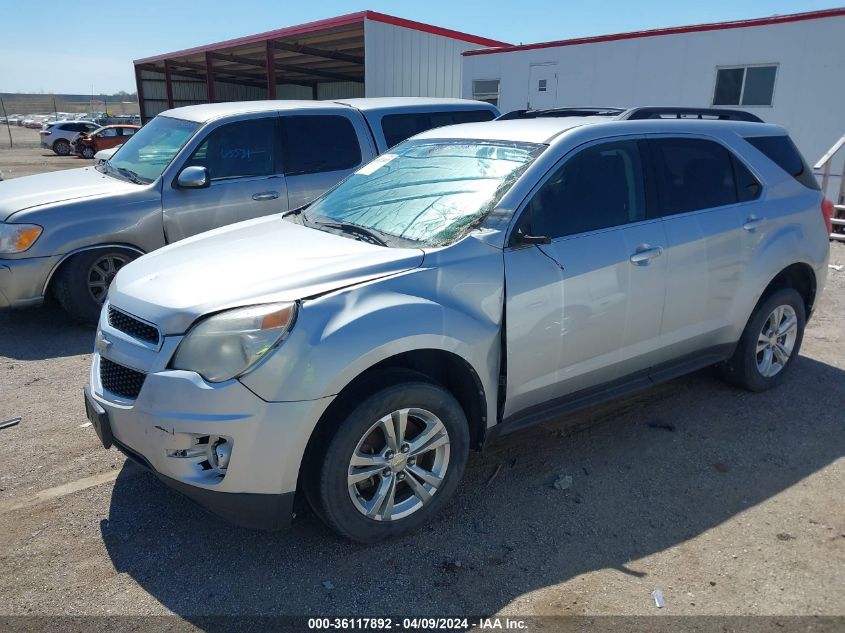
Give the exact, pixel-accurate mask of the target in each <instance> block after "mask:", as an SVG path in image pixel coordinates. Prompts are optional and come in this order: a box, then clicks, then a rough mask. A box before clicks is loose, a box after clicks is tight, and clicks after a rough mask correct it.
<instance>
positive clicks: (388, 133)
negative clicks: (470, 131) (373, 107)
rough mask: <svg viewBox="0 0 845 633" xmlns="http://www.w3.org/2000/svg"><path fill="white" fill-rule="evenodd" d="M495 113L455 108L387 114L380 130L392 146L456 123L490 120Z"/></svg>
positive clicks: (389, 145) (382, 120) (383, 118)
mask: <svg viewBox="0 0 845 633" xmlns="http://www.w3.org/2000/svg"><path fill="white" fill-rule="evenodd" d="M494 118H495V114H494V113H493V112H491V111H490V110H456V111H446V112H411V113H405V114H388V115H387V116H384V117H382V119H381V131H382V133H383V134H384V140H385V143H387V146H388V147H393V146H394V145H397V144H399V143H401V142H402V141H404V140H405V139H408V138H411V137H412V136H414V135H415V134H419V133H420V132H425V131H426V130H431V129H433V128H436V127H443V126H445V125H455V124H456V123H477V122H478V121H492V120H493V119H494Z"/></svg>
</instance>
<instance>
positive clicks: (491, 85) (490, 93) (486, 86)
mask: <svg viewBox="0 0 845 633" xmlns="http://www.w3.org/2000/svg"><path fill="white" fill-rule="evenodd" d="M472 98H473V99H477V100H478V101H486V102H487V103H492V104H493V105H494V106H498V105H499V80H498V79H477V80H475V81H473V82H472Z"/></svg>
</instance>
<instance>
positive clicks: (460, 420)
mask: <svg viewBox="0 0 845 633" xmlns="http://www.w3.org/2000/svg"><path fill="white" fill-rule="evenodd" d="M407 408H419V409H423V410H425V411H427V412H430V413H432V414H433V415H434V416H436V418H438V419H439V421H440V422H441V423H442V425H443V427H445V429H446V432H447V434H448V438H449V457H448V467H447V468H446V470H445V473H443V478H442V481H441V482H440V484H439V485H438V487H437V489H436V492H434V494H432V495H431V497H430V499H429V500H428V501H427V502H425V503H423V504H422V506H421V507H419V508H418V509H416V510H415V511H413V512H411V513H410V514H408V515H407V516H404V517H402V518H399V519H393V520H377V519H374V518H369V517H367V516H365V515H364V513H363V512H362V511H361V510H359V509H358V507H356V505H355V503H354V502H353V500H352V495H351V494H350V486H349V482H348V479H347V478H348V476H349V468H350V459H351V458H352V454H353V452H354V451H355V450H356V447H357V446H358V444H359V442H360V441H361V440H362V439H363V438H364V437H365V435H366V434H367V431H368V429H370V428H371V427H372V425H373V424H374V423H375V422H377V421H378V420H379V419H381V418H383V417H384V416H386V415H389V414H390V413H391V412H394V411H399V410H401V409H407ZM410 425H411V423H409V427H410ZM409 441H411V442H413V438H411V439H410V440H409ZM468 456H469V426H468V423H467V419H466V416H465V415H464V411H463V409H462V408H461V405H460V404H459V403H458V401H457V400H456V399H455V398H454V396H452V394H450V393H449V392H448V391H446V390H445V389H444V388H442V387H440V386H439V385H436V384H434V383H431V382H428V381H427V380H424V379H417V378H415V379H413V380H412V381H404V382H401V383H400V384H394V385H391V386H387V387H383V388H381V389H379V390H378V391H376V392H375V393H373V394H372V395H371V396H369V397H367V398H366V399H365V400H364V401H363V402H361V403H360V404H359V405H358V406H357V407H354V408H353V409H352V411H351V413H349V414H348V415H347V416H346V417H345V418H344V420H343V421H342V422H341V423H340V425H339V426H338V427H337V428H336V430H335V432H334V433H333V434H332V435H331V436H330V439H329V442H328V445H327V446H326V448H325V451H324V452H323V453H322V455H314V459H315V460H316V462H315V463H314V464H313V467H312V468H308V469H307V470H306V472H307V473H309V475H310V476H309V475H306V479H308V481H304V482H302V483H303V485H304V486H305V487H306V489H308V488H311V490H310V491H308V490H306V496H307V498H308V499H309V501H310V502H311V504H312V505H314V506H315V507H314V510H315V512H316V514H317V515H318V516H319V517H320V518H321V519H322V520H323V521H324V522H325V523H326V524H327V525H328V526H329V527H330V528H331V529H333V530H334V531H335V532H337V533H338V534H340V535H341V536H343V537H346V538H348V539H351V540H353V541H358V542H361V543H374V542H377V541H381V540H384V539H387V538H391V537H395V536H399V535H401V534H405V533H406V532H409V531H411V530H414V529H416V528H418V527H420V526H421V525H423V524H424V523H426V522H427V521H429V520H430V519H431V518H432V517H433V516H434V515H436V514H437V513H438V512H439V511H440V510H441V509H442V508H443V506H444V505H446V504H447V503H448V502H449V500H450V498H451V497H452V495H453V494H454V493H455V490H456V488H457V486H458V483H459V482H460V480H461V477H462V476H463V472H464V468H465V467H466V463H467V459H468ZM397 476H398V475H397ZM374 477H376V478H380V477H381V475H374ZM409 477H410V475H409ZM396 485H397V486H398V488H397V490H399V491H402V492H404V494H408V493H409V492H410V486H409V485H408V483H405V484H401V483H397V484H396ZM403 485H404V486H406V487H407V488H402V486H403ZM399 496H400V495H399V494H397V497H399ZM411 497H413V495H411Z"/></svg>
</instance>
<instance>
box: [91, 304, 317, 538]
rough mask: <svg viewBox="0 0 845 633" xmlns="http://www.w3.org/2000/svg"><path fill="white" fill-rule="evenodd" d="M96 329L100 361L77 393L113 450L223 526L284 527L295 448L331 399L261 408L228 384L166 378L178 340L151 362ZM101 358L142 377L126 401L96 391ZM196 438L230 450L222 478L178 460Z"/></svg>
mask: <svg viewBox="0 0 845 633" xmlns="http://www.w3.org/2000/svg"><path fill="white" fill-rule="evenodd" d="M103 321H105V319H104V320H103ZM103 321H101V328H102V329H103V336H105V337H106V338H107V340H108V341H109V346H108V351H105V350H103V351H102V352H101V351H96V352H95V353H94V358H93V362H92V365H91V373H90V382H89V386H88V387H86V389H87V392H88V394H90V397H91V399H92V400H93V401H94V402H95V403H96V404H97V405H98V406H99V407H101V408H102V409H103V410H104V411H105V413H106V414H107V416H108V419H109V424H110V429H111V433H112V435H113V438H114V444H115V445H116V446H117V447H118V448H119V449H120V450H122V451H123V452H124V453H126V454H127V455H128V456H130V457H132V458H133V459H134V460H135V461H138V462H140V463H141V464H143V465H144V466H146V467H147V468H149V469H150V470H152V471H153V472H154V473H155V474H156V475H157V476H158V477H159V478H160V479H161V480H162V481H163V482H164V483H166V484H167V485H169V486H171V487H172V488H174V489H176V490H178V491H179V492H181V493H183V494H185V495H186V496H188V497H190V498H192V499H193V500H195V501H197V502H198V503H200V505H202V506H204V507H206V508H207V509H209V510H211V511H213V512H215V513H216V514H219V515H221V516H223V517H224V518H226V519H228V520H229V521H232V522H233V523H237V524H240V525H244V526H247V527H252V528H262V529H276V528H280V527H284V526H285V525H286V524H288V523H289V522H290V518H291V509H292V504H293V498H294V494H295V492H296V484H297V479H298V476H299V466H300V464H301V461H302V456H303V454H304V452H305V447H306V445H307V443H308V439H309V438H310V436H311V432H312V431H313V429H314V426H315V425H316V423H317V421H318V420H319V419H320V416H321V415H322V414H323V412H324V411H325V409H326V407H327V406H328V405H329V403H330V402H331V400H332V398H322V399H319V400H305V401H296V402H266V401H264V400H262V399H261V398H259V397H258V396H256V395H255V394H254V393H253V392H252V391H250V390H249V389H247V388H246V387H245V386H244V385H243V384H241V383H240V382H239V381H237V380H230V381H227V382H224V383H218V384H211V383H207V382H205V381H204V380H203V379H202V377H200V376H199V375H198V374H196V373H194V372H190V371H181V370H171V369H167V363H168V362H169V358H170V356H171V355H172V353H173V351H174V350H175V347H176V346H177V345H178V341H177V340H173V339H174V338H180V337H166V338H165V341H164V343H163V344H162V346H161V349H160V350H159V351H158V352H156V351H155V350H151V349H149V348H143V347H140V346H138V345H136V344H134V343H132V342H131V340H130V339H129V337H127V336H126V335H124V334H122V333H121V332H117V331H115V330H110V328H109V326H108V324H107V323H104V322H103ZM133 348H135V349H133ZM135 352H137V353H135ZM101 353H102V354H104V355H105V356H107V357H108V358H109V360H111V361H112V362H116V363H120V364H122V365H124V366H128V367H133V365H134V368H135V369H138V370H142V369H144V368H147V373H146V377H145V378H144V381H143V385H142V387H141V390H140V392H139V393H138V396H137V398H135V400H134V401H128V400H125V399H123V398H121V397H119V396H116V395H115V394H112V393H111V392H109V391H108V390H106V389H104V388H103V385H102V383H101V381H100V361H101V359H102V358H103V356H101ZM205 436H208V437H210V438H215V437H219V438H226V441H227V442H228V443H230V446H231V456H230V458H229V463H228V467H227V468H226V469H225V471H223V472H222V473H221V472H220V471H219V469H214V468H210V467H209V464H208V463H207V461H208V460H205V459H204V458H203V457H202V456H200V457H196V456H185V455H183V454H181V452H182V451H185V450H186V449H187V450H189V451H190V449H191V447H194V448H196V446H197V444H196V442H197V438H198V437H200V438H202V437H205ZM203 461H206V463H205V464H203Z"/></svg>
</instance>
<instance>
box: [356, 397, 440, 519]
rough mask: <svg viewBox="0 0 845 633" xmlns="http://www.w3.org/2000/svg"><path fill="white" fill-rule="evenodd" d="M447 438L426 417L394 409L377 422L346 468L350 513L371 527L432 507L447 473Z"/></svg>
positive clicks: (422, 411) (426, 413)
mask: <svg viewBox="0 0 845 633" xmlns="http://www.w3.org/2000/svg"><path fill="white" fill-rule="evenodd" d="M449 452H450V438H449V432H448V431H447V430H446V427H445V426H444V424H443V422H442V421H441V420H440V418H438V417H437V416H436V415H435V414H433V413H432V412H431V411H427V410H425V409H418V408H408V409H399V410H397V411H393V412H392V413H390V414H388V415H385V416H384V417H382V418H381V419H379V420H378V421H376V422H375V423H374V424H373V425H372V426H371V427H370V428H369V429H368V430H367V431H366V432H365V433H364V435H363V437H362V438H361V440H360V441H359V442H358V445H357V446H356V447H355V451H354V452H353V454H352V458H351V460H350V462H349V469H348V476H347V485H348V488H349V496H350V497H351V499H352V503H353V504H354V506H355V508H356V509H357V510H358V511H359V512H360V513H361V514H363V515H364V516H366V517H368V518H370V519H373V520H376V521H396V520H398V519H401V518H403V517H406V516H408V515H410V514H412V513H414V512H416V511H418V510H419V509H420V508H422V507H423V506H425V505H426V504H427V503H429V502H430V501H431V498H432V496H433V495H434V494H435V493H436V492H437V490H438V489H439V488H440V486H441V484H442V483H443V480H444V477H445V476H446V471H447V469H448V468H449Z"/></svg>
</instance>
